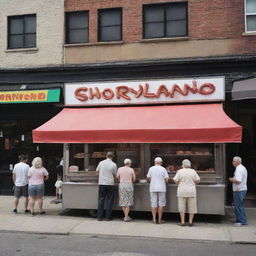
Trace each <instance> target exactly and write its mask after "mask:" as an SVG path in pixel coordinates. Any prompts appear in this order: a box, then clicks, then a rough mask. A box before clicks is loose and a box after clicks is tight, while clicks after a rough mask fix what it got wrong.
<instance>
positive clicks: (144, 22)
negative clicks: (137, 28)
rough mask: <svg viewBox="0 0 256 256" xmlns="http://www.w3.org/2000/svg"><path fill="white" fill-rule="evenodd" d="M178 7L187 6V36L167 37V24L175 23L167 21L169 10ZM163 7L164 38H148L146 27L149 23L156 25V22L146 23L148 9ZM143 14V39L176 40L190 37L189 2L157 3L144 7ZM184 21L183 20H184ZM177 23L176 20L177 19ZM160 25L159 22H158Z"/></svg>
mask: <svg viewBox="0 0 256 256" xmlns="http://www.w3.org/2000/svg"><path fill="white" fill-rule="evenodd" d="M175 5H176V6H177V5H186V6H185V12H186V17H185V21H186V27H185V30H186V34H185V35H181V36H176V35H174V36H167V29H166V28H167V22H168V21H173V20H167V8H168V7H170V6H175ZM158 6H160V7H162V8H163V9H164V20H163V22H162V23H164V24H163V25H164V36H162V37H146V34H145V32H146V31H145V27H146V26H145V25H146V24H149V23H156V22H146V9H147V8H154V7H158ZM142 10H143V14H142V19H143V20H142V24H143V39H158V38H175V37H187V36H188V2H171V3H157V4H144V5H143V8H142ZM182 20H183V19H182ZM175 21H176V19H175ZM158 23H159V22H158Z"/></svg>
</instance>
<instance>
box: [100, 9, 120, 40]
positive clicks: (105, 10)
mask: <svg viewBox="0 0 256 256" xmlns="http://www.w3.org/2000/svg"><path fill="white" fill-rule="evenodd" d="M113 10H119V11H120V25H109V26H101V13H103V12H107V11H113ZM118 26H119V28H120V30H119V33H120V38H119V39H117V40H102V38H101V28H102V27H118ZM122 40H123V9H122V8H121V7H118V8H105V9H99V10H98V42H120V41H122Z"/></svg>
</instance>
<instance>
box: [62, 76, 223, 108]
mask: <svg viewBox="0 0 256 256" xmlns="http://www.w3.org/2000/svg"><path fill="white" fill-rule="evenodd" d="M224 81H225V80H224V77H209V78H196V79H164V80H138V81H113V82H88V83H87V82H84V83H66V84H65V105H66V106H77V105H80V106H97V105H130V104H161V103H162V104H167V103H186V102H209V101H211V102H214V101H224V99H225V86H224Z"/></svg>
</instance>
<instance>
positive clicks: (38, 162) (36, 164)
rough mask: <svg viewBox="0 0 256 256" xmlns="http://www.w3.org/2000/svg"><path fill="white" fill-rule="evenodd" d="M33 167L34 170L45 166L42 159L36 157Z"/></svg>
mask: <svg viewBox="0 0 256 256" xmlns="http://www.w3.org/2000/svg"><path fill="white" fill-rule="evenodd" d="M32 166H33V167H34V168H41V167H42V166H43V161H42V158H41V157H36V158H34V159H33V161H32Z"/></svg>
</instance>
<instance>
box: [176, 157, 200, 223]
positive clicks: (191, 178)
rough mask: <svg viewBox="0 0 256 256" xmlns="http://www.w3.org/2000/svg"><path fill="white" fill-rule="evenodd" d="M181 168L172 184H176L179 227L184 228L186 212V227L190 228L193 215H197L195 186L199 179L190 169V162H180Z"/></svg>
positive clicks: (186, 160)
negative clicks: (187, 220) (187, 217)
mask: <svg viewBox="0 0 256 256" xmlns="http://www.w3.org/2000/svg"><path fill="white" fill-rule="evenodd" d="M182 167H183V168H182V169H180V170H178V171H177V173H176V175H175V177H174V178H173V180H174V182H175V183H176V184H178V189H177V197H178V208H179V213H180V219H181V223H180V225H181V226H185V213H186V210H187V211H188V213H189V224H188V225H189V227H192V226H193V219H194V214H195V213H197V205H196V184H198V183H199V182H200V178H199V176H198V174H197V173H196V171H195V170H194V169H191V162H190V161H189V160H188V159H185V160H183V161H182ZM186 206H187V207H186ZM186 208H187V209H186Z"/></svg>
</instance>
